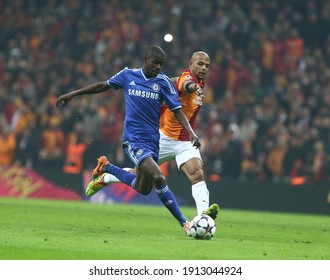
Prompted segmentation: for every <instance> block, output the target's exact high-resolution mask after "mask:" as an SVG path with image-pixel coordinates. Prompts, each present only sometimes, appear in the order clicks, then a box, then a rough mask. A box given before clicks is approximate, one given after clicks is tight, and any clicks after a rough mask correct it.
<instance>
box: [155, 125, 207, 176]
mask: <svg viewBox="0 0 330 280" xmlns="http://www.w3.org/2000/svg"><path fill="white" fill-rule="evenodd" d="M159 132H160V140H159V165H160V164H162V163H164V162H167V161H169V160H171V159H175V161H176V164H177V167H178V169H179V170H180V166H181V165H182V164H184V163H185V162H187V161H188V160H189V159H192V158H199V159H200V160H201V161H203V160H202V157H201V154H200V151H199V149H196V148H195V147H194V146H193V145H192V143H191V142H190V141H179V140H174V139H172V138H170V137H168V136H166V135H165V134H164V133H162V132H161V131H159Z"/></svg>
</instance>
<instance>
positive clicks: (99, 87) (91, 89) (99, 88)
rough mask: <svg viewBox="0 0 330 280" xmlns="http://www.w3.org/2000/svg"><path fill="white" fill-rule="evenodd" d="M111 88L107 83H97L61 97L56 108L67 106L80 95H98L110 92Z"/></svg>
mask: <svg viewBox="0 0 330 280" xmlns="http://www.w3.org/2000/svg"><path fill="white" fill-rule="evenodd" d="M110 88H111V87H110V86H109V85H108V83H107V82H106V81H103V82H97V83H94V84H91V85H88V86H86V87H83V88H80V89H77V90H74V91H71V92H69V93H66V94H63V95H61V96H60V97H59V98H58V99H57V101H56V107H60V106H62V107H63V106H65V105H66V104H67V103H68V102H70V100H71V99H72V98H73V97H75V96H78V95H85V94H96V93H101V92H104V91H107V90H109V89H110Z"/></svg>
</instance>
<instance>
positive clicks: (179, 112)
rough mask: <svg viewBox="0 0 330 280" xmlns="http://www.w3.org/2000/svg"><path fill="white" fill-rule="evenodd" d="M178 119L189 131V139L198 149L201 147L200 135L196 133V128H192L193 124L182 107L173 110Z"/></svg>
mask: <svg viewBox="0 0 330 280" xmlns="http://www.w3.org/2000/svg"><path fill="white" fill-rule="evenodd" d="M173 113H174V115H175V117H176V119H177V120H178V122H179V123H180V124H181V125H182V127H183V128H184V129H185V130H186V131H187V132H188V133H189V139H190V141H191V143H193V146H194V147H196V148H197V149H199V148H200V146H201V143H200V142H199V139H198V136H197V135H196V134H195V132H194V130H193V129H192V128H191V125H190V123H189V121H188V119H187V117H186V115H185V114H184V113H183V111H182V110H181V109H177V110H174V111H173Z"/></svg>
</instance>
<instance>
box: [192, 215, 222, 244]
mask: <svg viewBox="0 0 330 280" xmlns="http://www.w3.org/2000/svg"><path fill="white" fill-rule="evenodd" d="M215 230H216V225H215V222H214V220H213V219H212V218H211V217H210V216H208V215H204V214H201V215H198V216H196V217H195V218H193V219H192V221H191V226H190V234H191V236H192V237H195V238H196V239H211V238H212V237H213V235H214V234H215Z"/></svg>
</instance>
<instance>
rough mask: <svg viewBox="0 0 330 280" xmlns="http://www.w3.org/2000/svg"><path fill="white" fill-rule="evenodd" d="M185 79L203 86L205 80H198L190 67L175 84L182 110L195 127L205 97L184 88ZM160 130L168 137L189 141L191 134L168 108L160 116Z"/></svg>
mask: <svg viewBox="0 0 330 280" xmlns="http://www.w3.org/2000/svg"><path fill="white" fill-rule="evenodd" d="M185 81H191V82H195V83H197V84H198V85H199V86H200V87H201V88H203V87H204V81H202V82H198V80H197V78H196V77H195V75H194V74H193V73H191V71H190V70H189V69H186V70H184V71H183V73H182V74H181V76H180V77H178V79H177V81H176V83H175V86H176V88H177V90H178V93H179V96H180V99H181V102H182V108H181V109H182V111H183V112H184V113H185V115H186V117H187V119H188V121H189V123H190V125H191V127H192V128H194V125H195V121H196V117H197V114H198V112H199V110H200V108H201V107H202V105H203V97H202V96H199V95H197V93H196V92H193V93H188V92H185V91H184V89H183V83H184V82H185ZM160 130H161V131H162V132H163V133H164V134H165V135H166V136H168V137H170V138H172V139H175V140H181V141H189V134H188V133H187V131H186V130H185V129H184V128H183V127H182V125H181V124H180V123H179V122H178V120H177V119H176V117H175V115H174V113H173V112H172V111H171V110H170V109H169V108H166V109H165V110H163V111H162V114H161V116H160Z"/></svg>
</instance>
